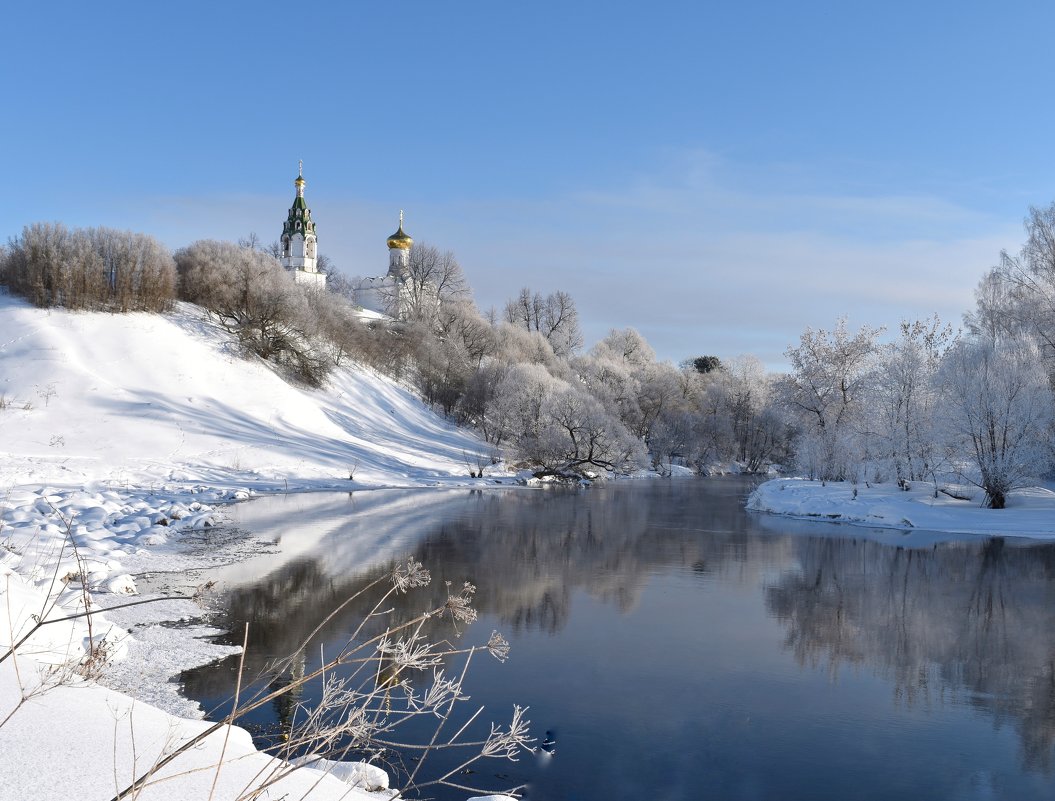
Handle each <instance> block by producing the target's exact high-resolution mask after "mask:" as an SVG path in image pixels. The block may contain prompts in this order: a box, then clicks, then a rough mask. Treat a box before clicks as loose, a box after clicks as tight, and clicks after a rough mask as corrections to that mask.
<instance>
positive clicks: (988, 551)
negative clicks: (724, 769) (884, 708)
mask: <svg viewBox="0 0 1055 801" xmlns="http://www.w3.org/2000/svg"><path fill="white" fill-rule="evenodd" d="M796 557H797V561H798V564H799V569H798V570H795V571H789V572H787V573H785V574H784V575H782V576H781V577H780V579H779V580H778V581H777V582H776V583H774V584H773V585H771V586H770V587H768V588H767V589H766V605H767V607H768V609H769V610H770V611H771V612H772V613H773V614H774V615H776V616H777V618H778V619H779V620H780V621H781V622H782V623H783V624H784V625H785V626H786V627H787V640H786V644H787V647H788V648H789V649H790V650H791V651H792V652H793V653H794V655H795V658H796V660H798V662H799V663H800V664H802V665H817V664H818V663H820V662H821V661H827V663H828V666H829V669H830V670H831V671H832V672H833V673H834V672H835V671H837V670H838V668H839V667H840V666H841V665H864V666H867V667H868V668H870V669H871V670H873V671H875V672H876V673H877V674H878V675H880V676H882V677H883V678H885V679H887V680H889V681H891V682H892V683H893V685H894V695H895V699H896V700H897V701H898V702H901V703H905V704H908V705H913V704H925V705H934V704H941V703H944V702H946V701H948V700H951V699H950V694H956V695H957V696H959V698H958V700H961V701H963V702H966V703H970V704H971V705H973V706H974V707H976V708H977V709H979V710H983V711H985V712H987V713H989V714H991V715H992V716H993V717H994V720H995V721H996V722H997V723H1003V722H1005V721H1012V722H1013V723H1014V725H1015V727H1016V729H1017V730H1018V732H1019V735H1020V738H1021V742H1022V745H1023V752H1024V757H1025V760H1026V763H1027V765H1028V766H1029V767H1031V768H1037V769H1043V770H1045V771H1046V770H1049V769H1050V767H1051V758H1052V745H1053V743H1055V581H1053V578H1055V546H1052V545H1047V544H1045V545H1035V544H1033V545H1030V546H1029V547H1026V544H1025V543H1021V542H1019V543H1017V544H1016V545H1011V544H1009V543H1008V541H1006V540H1004V539H1000V538H996V539H976V540H974V541H971V542H952V543H944V544H936V545H934V546H932V547H930V548H927V549H918V550H913V549H907V548H900V547H894V548H891V547H889V546H887V545H883V544H880V543H878V542H873V541H868V540H864V539H809V538H800V539H799V540H798V542H797V547H796Z"/></svg>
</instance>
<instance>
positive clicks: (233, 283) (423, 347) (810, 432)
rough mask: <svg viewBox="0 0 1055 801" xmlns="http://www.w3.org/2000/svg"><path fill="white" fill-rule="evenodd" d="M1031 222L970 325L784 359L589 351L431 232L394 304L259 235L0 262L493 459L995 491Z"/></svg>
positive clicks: (11, 273) (104, 237)
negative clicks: (176, 322) (379, 390)
mask: <svg viewBox="0 0 1055 801" xmlns="http://www.w3.org/2000/svg"><path fill="white" fill-rule="evenodd" d="M1026 233H1027V239H1026V244H1025V245H1024V246H1023V248H1022V250H1021V252H1020V253H1018V254H1016V255H1013V256H1012V255H1009V254H1007V253H1003V254H1001V258H1000V262H999V264H998V265H997V266H996V267H994V268H993V269H992V270H991V271H990V272H989V273H988V274H987V275H986V276H985V277H984V278H983V280H982V281H981V283H980V285H979V288H978V290H977V293H976V297H977V303H976V308H975V309H974V310H972V311H971V312H969V313H968V314H967V315H965V329H963V330H954V329H953V328H952V326H950V325H948V324H945V323H943V322H942V321H940V320H938V318H937V317H933V318H931V319H929V320H920V321H912V322H903V323H901V325H900V326H899V329H898V331H897V335H896V336H895V337H894V338H893V340H892V341H887V340H885V338H884V334H885V332H884V331H882V330H881V329H873V328H869V327H863V328H861V329H860V330H858V331H856V332H852V331H850V330H849V329H848V327H847V323H846V321H845V319H842V320H839V321H838V322H837V324H836V326H835V327H834V328H833V329H832V330H831V331H825V330H815V329H812V328H807V329H806V330H805V331H804V332H803V334H802V335H801V337H800V340H799V342H798V344H796V345H793V346H792V347H790V348H789V349H788V350H787V351H786V353H785V355H786V357H787V359H788V363H789V365H790V368H791V369H790V371H789V372H788V373H786V374H779V375H778V374H771V373H767V372H766V370H765V369H764V368H763V365H762V364H761V363H760V362H759V361H758V359H756V358H754V357H752V356H740V357H737V358H735V359H729V360H726V361H724V362H723V361H722V360H720V359H719V358H717V357H715V356H710V355H703V356H697V357H694V358H689V359H686V360H685V361H684V362H682V363H681V364H680V365H677V366H675V365H673V364H671V363H670V362H665V361H660V360H657V358H656V354H655V352H654V351H653V350H652V348H651V347H650V346H649V344H648V342H647V341H646V340H645V339H644V338H643V337H642V336H641V335H640V334H639V333H638V332H637V331H635V330H634V329H632V328H626V329H613V330H611V331H610V332H609V334H608V335H607V336H605V337H604V338H603V339H602V340H601V341H600V342H598V343H596V344H594V345H593V346H592V347H591V348H589V349H588V350H584V349H583V346H584V339H583V336H582V331H581V328H580V325H579V315H578V311H577V309H576V306H575V302H574V300H573V299H572V297H571V296H570V295H568V294H567V293H565V292H563V291H559V290H558V291H554V292H550V293H542V292H539V291H536V290H534V289H532V288H530V287H524V288H523V289H521V290H520V291H519V292H518V293H517V294H516V295H514V296H513V297H512V298H510V299H509V300H508V301H507V303H506V304H505V306H504V307H503V308H502V309H501V310H500V311H499V310H496V309H491V310H487V311H481V310H480V309H478V308H477V306H476V305H475V303H474V302H473V299H472V293H471V289H470V287H469V284H468V281H467V280H466V278H465V275H464V272H463V271H462V269H461V266H460V265H459V264H458V261H457V259H456V258H455V257H454V254H453V253H451V252H450V251H441V250H439V249H438V248H436V247H434V246H432V245H429V244H426V243H415V245H414V246H413V248H412V249H411V252H410V258H409V266H408V271H407V275H406V276H405V277H404V280H403V281H402V282H401V283H393V284H390V285H389V286H387V287H386V289H385V291H386V292H387V293H388V294H387V295H386V296H385V297H384V298H383V299H384V301H385V303H386V304H387V307H388V309H387V310H388V312H389V314H390V317H391V319H389V320H377V319H369V318H367V317H364V316H363V315H362V314H360V310H359V309H358V308H357V307H356V305H355V303H354V298H355V287H356V282H354V281H349V280H347V279H345V278H344V277H343V276H342V275H341V274H340V273H339V272H338V271H336V270H334V269H333V268H332V265H328V266H329V268H330V275H329V281H328V284H327V291H318V290H316V289H314V288H306V287H303V286H300V285H297V284H296V283H295V282H294V280H293V277H292V275H291V274H290V273H289V272H287V271H286V270H284V269H283V268H282V266H281V265H280V263H279V262H278V260H277V259H276V257H275V246H271V247H263V246H262V245H261V243H260V241H259V238H258V237H255V236H250V237H248V238H246V239H242V240H240V241H239V242H238V243H231V242H218V241H211V240H202V241H198V242H195V243H192V244H191V245H188V246H187V247H184V248H180V249H179V250H177V251H176V252H175V253H172V254H169V253H168V251H167V250H166V249H165V248H164V247H163V246H161V245H160V243H158V242H157V241H156V240H154V239H152V238H151V237H148V236H145V235H143V234H133V233H129V232H121V231H113V230H111V229H105V228H100V229H84V230H74V231H70V230H67V229H66V228H65V227H63V226H61V225H59V224H36V225H31V226H27V227H26V228H25V229H24V230H23V232H22V234H21V236H19V237H17V238H15V239H13V240H11V241H10V242H9V243H8V245H7V247H6V248H5V249H4V250H3V252H2V253H0V280H2V282H3V283H4V284H5V285H6V286H7V287H8V289H9V290H10V291H11V292H13V293H15V294H19V295H21V296H23V297H26V298H27V299H29V300H30V301H31V302H33V303H35V304H37V305H40V306H52V305H60V306H66V307H68V308H71V309H106V310H111V311H132V310H147V311H164V310H165V309H167V308H169V307H170V306H171V304H172V303H173V302H174V301H175V300H182V301H187V302H190V303H195V304H197V305H199V306H200V307H202V308H203V309H204V310H205V311H206V313H207V314H209V315H210V316H211V317H212V318H213V319H214V320H215V321H216V322H217V323H218V324H219V325H221V326H222V327H223V328H224V329H225V330H227V331H228V332H230V333H231V334H232V335H233V336H235V337H236V338H237V341H238V342H239V343H240V345H241V346H242V347H243V349H244V350H245V352H246V353H247V354H252V355H254V356H256V357H259V358H262V359H265V360H267V361H269V362H270V363H272V364H274V365H275V366H276V367H278V368H279V369H281V370H283V371H285V372H286V373H287V375H289V376H290V377H291V378H293V379H295V380H298V381H301V382H303V383H305V384H307V385H310V386H320V385H322V384H323V383H324V382H325V380H326V378H327V376H328V374H329V372H330V371H331V370H332V369H334V368H335V367H338V366H340V365H341V364H342V363H344V361H345V360H353V361H356V362H358V363H360V364H363V365H366V366H368V367H370V368H372V369H375V370H377V371H378V372H381V373H383V374H386V375H389V376H392V377H394V378H396V379H397V380H400V381H403V382H405V383H408V384H410V385H412V386H413V387H414V388H415V389H416V390H417V391H418V392H419V393H420V394H421V396H422V397H423V398H424V399H425V401H426V402H428V403H430V404H432V405H433V406H435V407H436V408H437V410H438V411H440V412H442V413H443V414H445V415H447V416H449V417H451V418H453V419H454V420H456V421H457V422H458V423H460V424H462V425H466V426H472V427H474V428H476V429H477V430H478V431H479V432H480V433H481V435H482V436H483V438H484V439H485V440H486V441H487V442H488V443H490V445H491V446H492V448H493V458H494V459H498V458H500V456H505V457H506V458H507V459H509V461H511V462H512V463H514V464H518V463H519V464H523V465H525V466H531V467H533V468H535V469H536V470H537V471H539V472H540V473H551V474H561V473H565V474H581V473H586V472H591V471H602V470H614V471H630V470H633V469H635V468H638V467H646V466H651V467H652V468H654V469H657V470H659V471H661V472H671V471H672V470H674V469H675V466H679V465H680V466H686V467H690V468H692V469H695V470H697V471H700V472H703V471H706V470H708V469H710V468H711V467H712V466H713V465H715V464H716V463H722V462H735V463H737V464H738V465H739V466H740V468H741V469H743V470H747V471H752V472H761V471H764V470H766V469H768V468H769V467H770V466H771V465H773V464H778V465H784V466H785V467H787V468H789V469H790V468H795V469H797V470H798V471H800V472H802V473H804V474H806V475H808V476H810V477H814V478H819V479H821V480H833V481H834V480H849V481H853V482H861V481H869V482H871V481H876V482H881V481H897V482H899V483H900V484H901V485H902V486H906V487H907V486H909V485H910V483H911V482H914V481H929V482H933V483H934V485H935V487H936V488H937V487H938V485H939V482H941V481H942V480H944V479H946V478H949V477H951V476H955V477H958V478H959V479H961V480H967V481H971V482H974V483H976V484H978V485H979V486H980V487H981V488H982V489H983V490H984V492H985V496H986V498H987V501H988V503H989V504H990V505H992V506H1002V505H1003V504H1004V503H1005V502H1006V498H1007V494H1008V492H1010V491H1011V490H1012V489H1014V488H1015V487H1017V486H1021V485H1022V484H1023V483H1024V482H1026V481H1027V480H1028V479H1030V478H1031V477H1033V476H1035V475H1036V474H1038V473H1040V472H1042V471H1043V470H1045V469H1047V467H1048V466H1049V465H1050V464H1051V460H1052V420H1053V412H1052V391H1051V388H1052V375H1053V372H1055V371H1053V369H1052V366H1053V364H1055V204H1053V206H1052V207H1050V208H1048V209H1044V210H1038V209H1031V211H1030V215H1029V217H1028V218H1027V220H1026ZM483 467H484V465H483V464H482V463H481V464H478V465H476V466H475V467H471V469H473V470H474V472H475V471H476V470H482V469H483Z"/></svg>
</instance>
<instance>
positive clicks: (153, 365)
mask: <svg viewBox="0 0 1055 801" xmlns="http://www.w3.org/2000/svg"><path fill="white" fill-rule="evenodd" d="M0 398H2V402H0V406H2V407H3V408H0V488H4V487H12V486H20V485H27V484H31V485H38V484H51V485H55V486H83V485H86V484H93V483H97V482H99V483H104V484H107V485H110V486H112V487H124V486H129V485H133V486H136V485H138V486H149V485H159V484H162V485H171V486H177V485H188V484H207V485H209V486H232V485H238V486H250V487H254V488H269V487H271V488H273V487H278V488H292V487H297V488H310V487H319V486H322V485H327V484H328V485H331V486H333V485H335V484H337V483H338V482H340V486H341V487H348V486H349V475H350V474H351V473H353V472H354V476H355V484H354V485H355V486H359V487H364V486H382V485H383V486H421V485H428V484H434V483H437V482H440V483H446V482H448V481H450V480H452V479H461V478H463V477H467V476H468V468H467V466H466V458H465V455H466V454H470V455H471V454H478V453H486V452H487V450H488V449H487V446H486V443H483V442H482V441H480V440H479V439H478V438H476V437H474V436H472V435H471V434H469V433H467V432H465V431H462V430H459V429H457V428H455V427H454V426H452V425H451V424H449V423H448V422H446V421H445V420H443V419H442V418H440V417H438V416H436V415H435V414H433V413H432V412H431V411H430V410H429V409H428V408H426V407H425V406H424V405H423V404H422V403H421V402H420V401H419V400H418V399H417V398H415V397H414V396H413V395H412V394H411V393H409V392H407V391H406V390H405V389H403V388H402V387H399V386H398V385H396V384H395V383H393V382H392V381H390V380H388V379H386V378H383V377H380V376H378V375H375V374H372V373H370V372H368V371H363V370H360V369H357V368H355V367H354V366H344V367H341V368H339V369H338V370H336V371H335V372H334V374H333V376H332V378H331V379H330V381H329V382H328V383H327V386H326V387H325V388H323V389H321V390H317V391H315V390H307V389H300V388H297V387H294V386H291V385H290V384H288V383H286V382H285V381H283V380H282V379H281V378H280V377H279V376H277V375H276V374H275V373H274V372H273V371H272V370H271V369H270V368H269V367H268V366H267V365H266V364H264V363H262V362H259V361H249V360H246V359H244V358H242V357H241V356H240V355H239V354H238V353H237V349H236V347H235V345H234V344H233V343H232V341H231V338H230V336H229V335H227V334H226V333H225V332H223V331H222V329H219V328H218V327H216V326H214V325H212V324H210V323H209V322H208V321H206V320H205V319H204V318H203V315H202V312H201V310H200V309H198V308H197V307H195V306H189V305H185V304H181V305H179V306H178V307H177V308H176V310H175V311H173V312H172V313H170V314H166V315H154V314H127V315H110V314H87V313H70V312H67V311H64V310H61V309H52V310H41V309H36V308H33V307H31V306H30V305H28V304H26V303H25V302H23V301H21V300H18V299H15V298H10V297H6V296H0Z"/></svg>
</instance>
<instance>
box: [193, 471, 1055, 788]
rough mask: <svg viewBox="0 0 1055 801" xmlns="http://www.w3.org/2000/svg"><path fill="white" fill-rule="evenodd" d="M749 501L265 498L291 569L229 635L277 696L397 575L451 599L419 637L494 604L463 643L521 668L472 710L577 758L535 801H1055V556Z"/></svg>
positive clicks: (711, 485)
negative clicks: (285, 664) (780, 513)
mask: <svg viewBox="0 0 1055 801" xmlns="http://www.w3.org/2000/svg"><path fill="white" fill-rule="evenodd" d="M748 489H749V487H748V485H747V484H746V483H745V482H743V481H717V482H649V483H646V484H641V485H621V486H610V487H604V488H595V489H591V490H588V491H558V492H531V491H508V492H471V491H442V492H435V493H423V492H417V493H406V492H402V493H395V492H393V493H370V494H369V497H368V498H364V497H363V495H359V496H357V497H352V498H348V497H346V496H345V497H341V498H337V497H334V496H331V497H322V496H315V497H314V498H312V496H300V497H298V498H295V499H266V500H265V501H264V502H259V501H258V502H254V503H252V504H248V505H246V506H245V507H244V508H243V510H242V512H241V514H243V515H244V517H243V519H242V523H243V524H245V525H247V526H249V527H251V528H252V529H253V530H254V531H256V532H257V533H260V534H263V535H265V536H272V537H274V538H276V539H282V540H283V542H282V543H280V544H281V545H282V552H283V554H285V556H286V558H288V561H285V562H283V563H277V562H269V563H268V565H269V572H267V574H266V575H264V576H263V577H258V578H256V579H253V580H250V578H249V576H247V575H245V574H239V575H231V576H228V577H227V580H228V583H229V584H230V585H232V586H231V590H230V592H229V593H228V596H227V599H226V606H227V616H228V619H229V623H230V625H231V626H232V628H234V629H235V630H239V631H240V630H241V623H242V621H249V622H250V624H251V625H250V648H249V652H248V663H249V670H250V672H253V673H255V672H258V671H260V670H262V669H264V668H265V667H266V665H267V664H268V662H269V661H270V660H271V659H273V658H275V657H278V656H282V655H285V654H288V653H289V652H291V651H292V650H293V649H294V648H295V647H296V646H298V645H299V644H300V642H301V641H302V639H303V637H304V636H306V633H307V632H309V631H311V630H312V629H313V628H315V627H316V626H318V625H319V624H320V623H321V622H322V621H323V619H324V618H325V616H326V615H327V614H328V613H329V612H330V610H332V609H333V608H334V607H336V606H337V605H338V604H339V603H340V602H341V601H343V600H344V599H345V598H347V597H348V596H349V595H350V594H352V593H353V592H354V591H355V590H356V589H358V588H359V587H361V586H362V585H363V584H364V583H365V582H368V581H371V580H373V579H374V578H377V577H379V576H381V575H383V574H384V573H386V572H387V571H388V570H389V569H390V567H391V565H392V564H394V562H395V561H396V560H398V559H403V558H406V557H408V556H409V557H413V558H415V559H417V560H419V561H421V562H423V563H424V564H425V565H426V566H428V567H429V568H430V569H431V570H432V572H433V575H434V577H436V578H437V579H439V580H437V581H435V582H434V584H433V586H432V587H431V588H430V589H429V591H428V594H429V596H430V597H428V598H427V599H423V598H421V597H420V596H418V597H414V596H411V598H412V600H400V601H399V602H398V603H397V605H396V615H397V616H398V617H399V618H400V619H410V618H412V617H413V616H414V615H416V614H417V613H418V612H420V611H421V610H422V609H423V608H426V607H427V606H428V605H430V604H437V603H439V602H441V601H442V599H443V598H444V597H445V588H444V586H443V581H442V580H444V579H446V580H450V581H452V582H453V583H454V584H455V586H458V585H460V583H461V582H462V581H464V580H472V581H473V582H474V583H475V584H476V585H477V587H478V588H479V591H478V594H477V603H476V606H477V608H478V609H479V611H480V613H481V617H482V620H481V622H480V623H479V624H478V625H477V627H475V628H476V629H477V630H476V631H471V632H470V633H469V634H467V635H466V636H467V637H468V638H470V639H472V638H475V640H473V641H477V642H478V641H481V640H486V638H487V636H488V635H489V634H490V631H491V628H492V627H494V628H498V629H499V630H501V631H503V633H505V634H506V636H507V637H509V639H510V640H511V641H512V643H513V653H514V658H513V659H512V660H511V661H510V663H509V664H507V665H503V666H489V665H481V666H479V671H478V672H476V671H477V668H476V667H475V666H474V676H473V679H474V684H473V691H474V692H473V694H474V699H476V700H479V701H480V702H481V703H486V704H488V705H489V706H492V707H494V708H498V709H506V708H508V707H509V705H510V704H511V703H512V702H513V701H518V702H520V703H530V704H531V705H532V708H533V714H534V715H535V720H536V724H537V726H538V732H539V733H540V734H541V733H542V732H543V731H545V730H546V729H551V730H553V731H557V732H559V733H560V734H559V741H560V746H559V756H558V757H556V758H554V759H553V760H552V763H551V764H546V765H542V764H538V765H531V764H526V765H521V766H519V767H518V768H517V769H516V770H514V771H512V773H513V775H516V776H518V777H519V778H523V779H525V780H528V781H530V782H531V791H530V793H529V796H530V797H531V798H576V799H593V798H596V799H600V798H629V797H634V794H635V793H638V794H641V795H640V797H652V796H653V795H655V794H656V792H657V791H658V789H659V788H662V796H663V797H669V798H685V799H689V798H701V797H714V798H789V797H801V798H806V797H808V798H818V799H819V798H846V797H854V798H877V799H878V798H892V797H908V796H906V795H905V793H906V792H907V793H908V795H909V796H911V795H912V792H913V789H912V788H915V789H916V790H917V791H918V788H919V787H927V788H928V792H927V795H928V797H930V798H983V797H986V798H989V797H993V798H1016V799H1021V798H1026V799H1028V798H1049V797H1051V795H1052V793H1053V792H1055V780H1053V779H1052V777H1051V775H1050V767H1051V757H1052V748H1053V736H1055V625H1053V623H1055V620H1053V617H1055V603H1053V601H1055V597H1053V593H1055V547H1053V546H1050V545H1043V544H1042V545H1035V544H1034V545H1030V544H1027V543H1022V542H1016V541H1011V540H1008V541H1004V540H981V539H977V538H975V539H964V540H948V539H943V538H940V537H934V536H928V535H926V534H920V533H913V534H912V535H909V536H904V535H900V534H898V533H896V532H889V531H866V530H862V529H844V528H839V527H835V526H830V525H829V526H826V525H823V524H805V523H794V522H788V521H781V520H779V519H774V518H766V517H760V516H753V515H748V514H746V513H744V512H743V510H742V498H743V496H744V494H745V493H746V492H747V491H748ZM283 538H284V539H283ZM372 543H373V544H378V543H380V558H378V559H375V560H373V561H372V562H371V561H368V560H367V559H366V554H368V553H370V552H371V544H372ZM291 554H292V555H294V556H293V557H292V558H289V557H290V555H291ZM268 558H269V559H272V560H273V559H275V558H276V557H273V556H269V557H268ZM368 604H369V602H368V601H366V600H365V599H364V600H363V601H362V602H361V603H353V604H351V605H350V606H348V607H347V608H346V609H344V610H343V611H342V612H340V613H339V614H338V615H336V616H335V617H334V618H333V619H331V620H329V621H328V622H326V623H325V625H324V626H323V628H322V630H321V633H320V635H319V637H318V639H317V643H316V646H315V647H316V648H318V645H319V644H322V645H323V646H324V647H328V648H331V649H332V648H335V647H336V645H335V644H337V643H340V642H342V638H344V637H346V636H347V633H348V632H349V631H350V630H351V629H352V627H353V626H354V625H356V624H358V622H359V621H360V620H361V619H362V617H363V615H364V614H365V612H366V611H367V610H368V608H369V607H368ZM311 653H312V651H311V649H309V654H311ZM312 658H313V657H311V656H310V655H309V657H308V659H309V661H310V660H311V659H312ZM233 666H234V662H233V661H228V662H227V663H226V664H223V665H220V666H217V667H213V668H210V669H203V670H199V671H193V672H190V673H188V674H186V675H185V676H184V680H185V684H186V688H187V692H188V694H189V695H190V696H191V697H194V698H198V699H201V700H203V702H205V703H206V704H207V705H208V704H210V703H213V702H217V701H219V700H220V699H222V698H224V697H225V696H227V695H229V694H230V693H231V691H232V690H233V681H234V670H233ZM296 669H298V670H301V671H303V670H304V669H305V666H304V664H303V663H301V664H300V665H299V666H298V667H297V668H296ZM288 680H289V676H285V677H283V676H279V677H276V678H275V679H274V681H276V682H281V681H288ZM511 688H512V689H511ZM309 700H310V699H309ZM271 714H272V715H273V719H275V720H279V721H282V720H287V719H288V716H289V714H290V708H289V707H288V705H287V706H286V707H284V708H281V709H279V708H276V709H275V710H273V711H272V713H271ZM1005 724H1007V725H1006V726H1005ZM1008 729H1011V730H1013V731H1014V733H1015V735H1016V736H1015V737H1014V738H1013V740H1012V741H1010V742H1009V741H1008V740H1007V738H1005V737H1004V732H1006V731H1007V730H1008ZM818 754H824V755H825V758H824V760H818V756H817V755H818ZM642 755H647V759H643V758H642ZM760 755H764V756H760ZM892 761H893V762H897V764H898V770H897V771H891V770H890V763H891V762H892ZM631 765H632V766H633V768H632V769H631V768H630V766H631ZM517 771H519V773H517ZM452 797H458V796H457V795H455V796H452Z"/></svg>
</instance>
